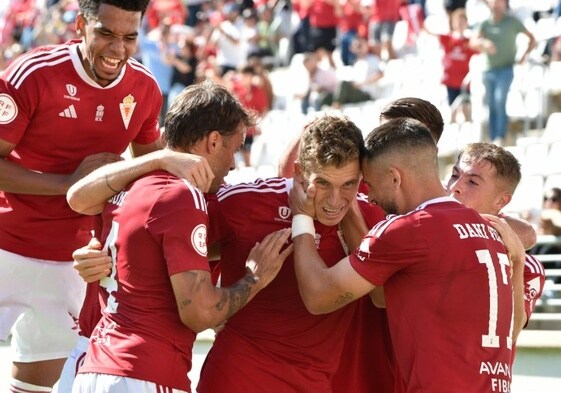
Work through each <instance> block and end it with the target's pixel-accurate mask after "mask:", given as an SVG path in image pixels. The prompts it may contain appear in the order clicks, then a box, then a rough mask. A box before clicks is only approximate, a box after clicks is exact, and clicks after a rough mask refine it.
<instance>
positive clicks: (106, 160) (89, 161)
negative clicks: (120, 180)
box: [67, 153, 123, 188]
mask: <svg viewBox="0 0 561 393" xmlns="http://www.w3.org/2000/svg"><path fill="white" fill-rule="evenodd" d="M122 160H123V157H121V156H120V155H118V154H113V153H96V154H91V155H89V156H87V157H86V158H84V159H83V160H82V162H81V163H80V165H78V168H76V170H75V171H74V173H72V175H70V177H69V178H68V184H67V188H70V186H72V185H73V184H74V183H76V182H77V181H78V180H80V179H81V178H83V177H84V176H86V175H87V174H89V173H90V172H92V171H94V170H95V169H97V168H99V167H102V166H104V165H107V164H110V163H112V162H117V161H122Z"/></svg>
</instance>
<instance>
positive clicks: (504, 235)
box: [481, 214, 526, 268]
mask: <svg viewBox="0 0 561 393" xmlns="http://www.w3.org/2000/svg"><path fill="white" fill-rule="evenodd" d="M481 216H482V217H484V218H485V219H487V220H488V221H489V223H490V224H491V226H492V227H493V228H495V229H496V230H497V232H498V233H499V235H500V236H501V239H502V240H503V243H504V245H505V247H506V250H507V252H508V257H509V259H510V260H511V262H512V264H513V266H512V268H515V267H520V266H522V268H523V266H524V260H525V258H526V250H524V246H523V245H522V242H521V241H520V238H519V237H518V235H517V234H516V232H514V231H513V230H512V228H511V227H510V225H508V223H507V222H506V220H505V219H504V218H500V217H497V216H494V215H492V214H482V215H481Z"/></svg>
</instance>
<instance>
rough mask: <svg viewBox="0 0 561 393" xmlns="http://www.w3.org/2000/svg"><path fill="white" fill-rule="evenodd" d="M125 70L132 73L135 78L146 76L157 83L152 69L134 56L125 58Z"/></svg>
mask: <svg viewBox="0 0 561 393" xmlns="http://www.w3.org/2000/svg"><path fill="white" fill-rule="evenodd" d="M127 71H128V72H130V73H131V74H134V77H135V78H138V77H140V78H147V79H149V80H151V81H153V82H154V83H156V84H157V82H156V77H155V76H154V74H153V73H152V71H150V70H149V69H148V68H147V67H146V66H145V65H144V64H142V63H141V62H140V61H138V60H137V59H135V58H134V57H129V59H128V60H127Z"/></svg>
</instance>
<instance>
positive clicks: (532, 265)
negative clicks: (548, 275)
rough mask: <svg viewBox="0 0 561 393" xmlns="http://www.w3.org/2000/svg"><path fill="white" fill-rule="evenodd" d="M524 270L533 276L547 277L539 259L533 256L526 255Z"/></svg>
mask: <svg viewBox="0 0 561 393" xmlns="http://www.w3.org/2000/svg"><path fill="white" fill-rule="evenodd" d="M524 270H526V271H528V272H530V273H533V274H537V275H541V276H545V270H544V267H543V264H542V263H541V262H540V261H539V259H538V258H536V257H535V256H533V255H531V254H526V258H525V259H524Z"/></svg>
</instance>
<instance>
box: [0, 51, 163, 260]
mask: <svg viewBox="0 0 561 393" xmlns="http://www.w3.org/2000/svg"><path fill="white" fill-rule="evenodd" d="M77 51H78V41H70V42H67V43H65V44H62V45H56V46H47V47H41V48H38V49H35V50H32V51H30V52H28V53H25V54H24V55H22V56H21V57H20V58H18V59H16V60H15V61H14V62H12V63H11V64H10V66H9V67H8V68H7V69H6V70H5V71H3V72H2V74H1V75H0V139H1V140H3V141H5V142H7V143H10V144H14V145H15V148H14V149H13V151H12V152H11V153H10V154H9V155H8V156H7V157H6V160H8V161H10V162H13V163H16V164H18V165H21V166H22V167H25V168H27V169H30V170H33V171H38V172H43V173H56V174H70V173H72V172H74V170H75V169H76V168H77V167H78V165H79V164H80V162H81V161H82V160H83V159H84V158H85V157H86V156H88V155H91V154H94V153H100V152H111V153H115V154H121V153H123V152H124V151H125V149H126V148H127V146H128V145H129V143H130V142H131V141H134V142H136V143H139V144H149V143H152V142H154V141H155V140H156V139H157V138H158V137H159V135H160V133H159V128H158V115H159V113H160V107H161V105H162V96H161V93H160V90H159V88H158V85H157V84H156V81H155V79H154V77H153V75H152V74H151V73H150V71H148V70H147V69H146V68H145V67H144V66H142V65H141V64H140V63H139V62H137V61H136V60H134V59H129V60H128V62H127V64H126V65H125V67H124V68H123V70H122V72H121V75H120V76H119V77H118V78H117V79H116V80H115V81H113V82H112V83H111V84H110V85H108V86H106V87H101V86H99V85H98V84H96V83H95V82H94V81H92V80H91V78H89V77H88V75H87V74H86V71H85V70H84V68H83V66H82V63H81V62H80V58H79V57H78V52H77ZM91 229H92V218H91V217H82V216H79V215H78V214H77V213H75V212H73V211H72V210H71V209H70V207H69V206H68V204H67V203H66V198H65V195H56V196H42V195H41V196H40V195H27V194H12V193H8V192H1V191H0V248H2V249H4V250H7V251H10V252H14V253H17V254H20V255H25V256H29V257H34V258H40V259H48V260H55V261H69V260H72V256H71V255H72V251H73V250H75V249H77V248H79V247H82V246H83V245H84V244H87V243H88V238H89V237H90V231H91ZM30 245H33V247H30Z"/></svg>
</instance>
